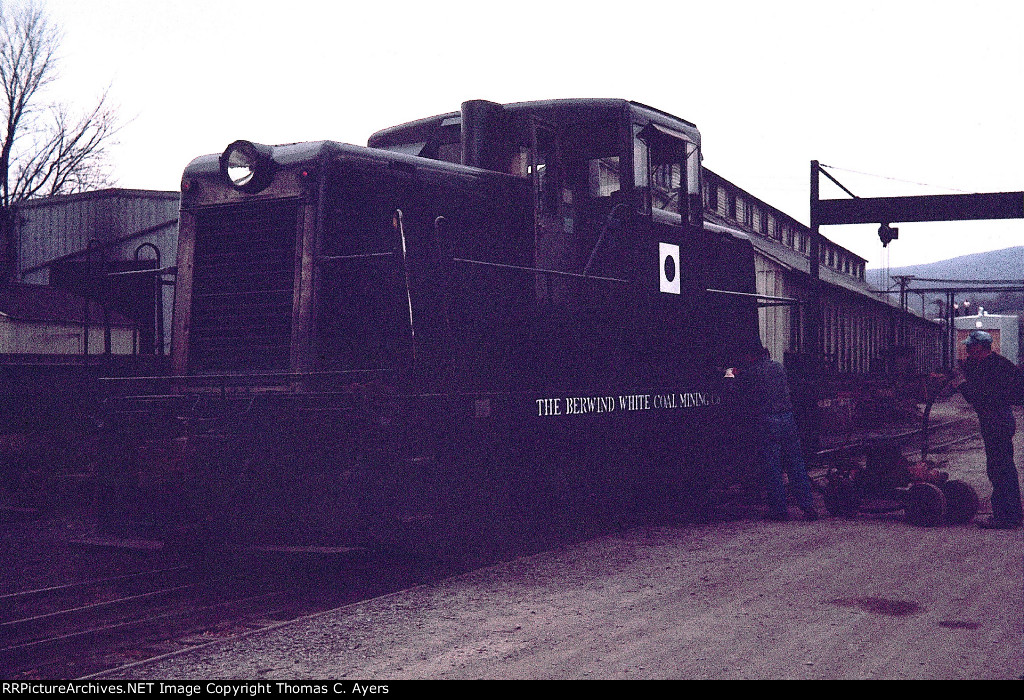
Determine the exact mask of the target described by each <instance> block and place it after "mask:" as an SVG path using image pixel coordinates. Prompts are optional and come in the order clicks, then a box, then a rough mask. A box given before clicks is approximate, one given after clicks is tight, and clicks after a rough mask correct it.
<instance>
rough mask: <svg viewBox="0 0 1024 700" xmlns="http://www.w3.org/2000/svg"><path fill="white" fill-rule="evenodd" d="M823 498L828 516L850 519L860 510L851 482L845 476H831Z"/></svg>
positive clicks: (855, 489)
mask: <svg viewBox="0 0 1024 700" xmlns="http://www.w3.org/2000/svg"><path fill="white" fill-rule="evenodd" d="M823 497H824V500H825V509H826V510H828V512H829V515H834V516H836V517H839V518H851V517H853V516H854V515H856V514H857V511H858V510H860V498H859V497H858V495H857V488H856V486H854V483H853V481H852V480H851V479H850V478H848V477H845V476H841V475H839V474H833V475H830V476H829V479H828V483H827V484H826V485H825V489H824V493H823Z"/></svg>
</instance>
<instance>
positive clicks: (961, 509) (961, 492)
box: [942, 479, 978, 525]
mask: <svg viewBox="0 0 1024 700" xmlns="http://www.w3.org/2000/svg"><path fill="white" fill-rule="evenodd" d="M942 493H943V495H944V496H945V497H946V523H947V524H949V525H963V524H964V523H969V522H971V521H972V520H974V516H975V515H977V513H978V494H977V493H976V492H975V491H974V489H973V488H971V486H970V484H968V483H966V482H964V481H960V480H959V479H953V480H952V481H947V482H945V483H944V484H942Z"/></svg>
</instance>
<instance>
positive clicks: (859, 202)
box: [804, 160, 1024, 355]
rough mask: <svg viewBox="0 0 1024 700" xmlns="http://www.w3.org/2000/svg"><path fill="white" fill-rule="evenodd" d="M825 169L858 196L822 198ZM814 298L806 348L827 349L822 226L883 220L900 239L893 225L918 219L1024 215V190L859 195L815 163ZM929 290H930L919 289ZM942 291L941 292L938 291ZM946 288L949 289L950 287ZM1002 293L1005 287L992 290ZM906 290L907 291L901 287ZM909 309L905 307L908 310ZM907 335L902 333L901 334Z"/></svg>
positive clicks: (887, 231) (885, 229)
mask: <svg viewBox="0 0 1024 700" xmlns="http://www.w3.org/2000/svg"><path fill="white" fill-rule="evenodd" d="M822 173H824V174H825V176H826V177H828V178H829V179H830V180H833V181H834V182H835V183H836V184H837V185H839V187H840V188H842V189H843V190H844V191H845V192H846V193H847V194H849V195H851V197H852V199H821V198H820V192H819V175H820V174H822ZM810 214H811V240H810V255H811V260H810V276H811V285H810V287H811V300H810V303H809V304H808V311H809V313H808V314H807V318H806V323H807V333H806V334H805V335H804V337H805V339H806V346H805V352H810V353H812V354H817V355H820V354H821V353H822V332H821V312H820V308H821V293H822V292H821V280H820V276H819V261H818V251H819V249H820V245H821V243H820V240H821V233H820V230H819V227H821V226H835V225H843V224H879V225H880V228H879V237H881V238H882V240H883V243H888V242H889V241H890V240H892V239H893V238H895V235H896V229H891V228H890V227H889V224H895V223H905V222H915V221H978V220H983V219H1024V192H983V193H977V194H944V195H919V196H909V197H857V196H856V195H854V194H853V193H852V192H850V190H848V189H847V188H846V187H845V186H843V185H842V183H840V182H838V181H837V180H836V179H835V178H834V177H832V175H830V174H829V173H828V172H826V171H825V170H823V169H822V167H821V165H820V164H819V162H818V161H816V160H812V161H811V211H810ZM913 291H915V292H917V291H927V290H916V289H915V290H913ZM936 291H939V290H936ZM944 291H947V292H949V289H948V288H947V289H945V290H944ZM988 291H999V290H988ZM901 292H902V293H903V294H905V293H906V290H903V289H901ZM904 310H905V309H904ZM901 335H902V333H901Z"/></svg>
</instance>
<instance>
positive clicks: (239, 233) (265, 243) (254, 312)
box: [189, 202, 298, 373]
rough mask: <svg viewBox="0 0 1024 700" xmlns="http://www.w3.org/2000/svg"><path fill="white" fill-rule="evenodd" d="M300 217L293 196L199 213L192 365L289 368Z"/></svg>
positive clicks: (229, 369) (229, 368) (218, 368)
mask: <svg viewBox="0 0 1024 700" xmlns="http://www.w3.org/2000/svg"><path fill="white" fill-rule="evenodd" d="M297 216H298V204H297V203H295V202H262V203H259V204H251V203H250V204H247V205H246V206H245V207H230V208H224V209H217V210H209V211H204V212H201V213H199V214H198V215H197V220H196V243H195V254H194V261H195V262H194V268H193V270H194V272H193V274H194V277H193V283H192V320H191V328H190V332H189V368H190V370H191V371H192V372H200V373H202V372H244V371H272V370H287V369H288V367H289V351H290V348H291V320H292V296H293V288H294V283H295V282H294V281H295V236H296V224H297Z"/></svg>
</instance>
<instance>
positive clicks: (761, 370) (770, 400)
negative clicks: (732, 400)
mask: <svg viewBox="0 0 1024 700" xmlns="http://www.w3.org/2000/svg"><path fill="white" fill-rule="evenodd" d="M742 359H743V362H744V366H743V367H740V368H737V369H734V370H730V371H729V372H727V373H726V377H727V378H731V380H732V382H734V384H733V385H732V386H731V387H730V390H731V392H734V393H735V396H736V399H737V400H738V401H739V402H740V404H741V406H742V407H743V408H744V409H745V410H747V411H749V413H750V417H751V419H752V421H753V423H754V427H755V429H756V430H757V433H758V434H757V439H758V447H759V449H760V456H761V461H762V467H763V470H764V476H765V482H766V486H767V490H768V517H769V518H770V519H772V520H788V519H789V509H788V507H787V505H786V482H785V480H784V479H783V472H785V473H786V474H788V475H789V483H790V485H791V486H792V487H793V492H794V495H795V496H796V502H797V505H799V506H800V510H802V511H803V513H804V517H805V518H806V519H807V520H817V519H818V511H817V510H816V509H815V507H814V500H813V498H812V495H811V481H810V479H809V478H808V477H807V465H806V464H805V463H804V456H803V452H802V451H801V448H800V437H799V435H798V433H797V427H796V420H795V419H794V418H793V403H792V401H791V400H790V397H789V382H788V381H787V379H786V370H785V369H784V368H783V367H782V365H781V364H779V363H778V362H773V361H772V359H771V356H770V355H769V354H768V350H767V349H766V348H764V347H761V346H760V345H758V346H755V347H753V348H751V349H749V350H747V351H746V352H745V353H744V354H743V358H742Z"/></svg>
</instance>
